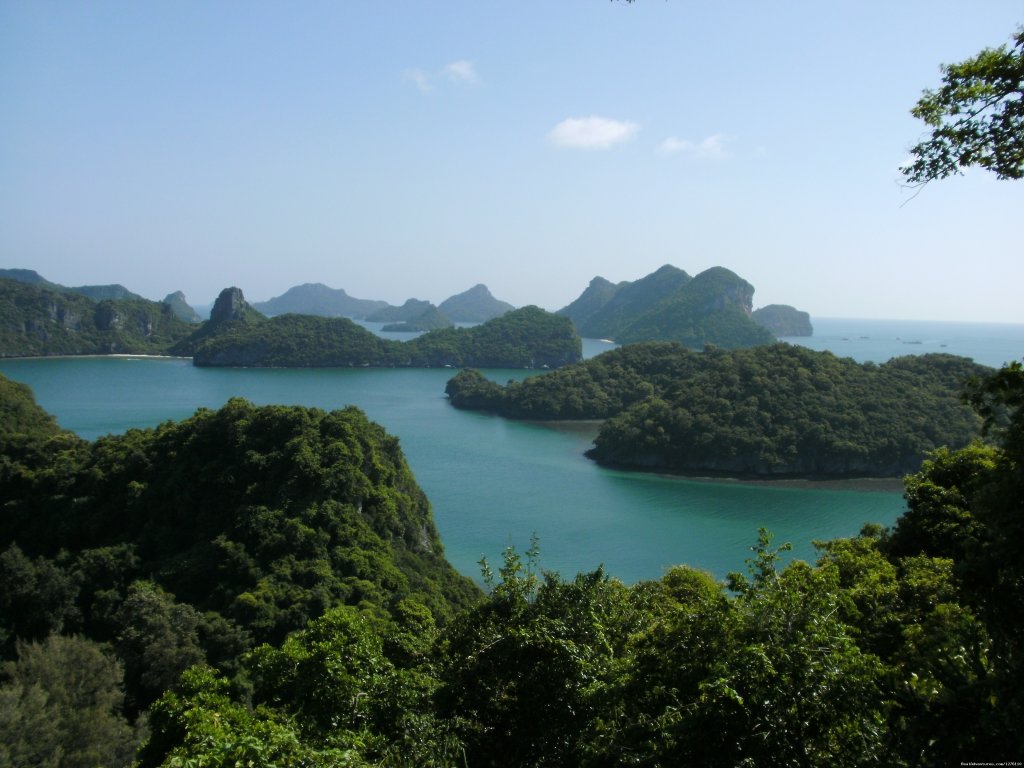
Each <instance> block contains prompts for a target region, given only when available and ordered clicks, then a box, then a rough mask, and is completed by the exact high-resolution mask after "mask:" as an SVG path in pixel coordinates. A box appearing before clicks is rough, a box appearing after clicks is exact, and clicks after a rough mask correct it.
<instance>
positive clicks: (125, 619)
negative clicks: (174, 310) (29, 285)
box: [0, 364, 1024, 768]
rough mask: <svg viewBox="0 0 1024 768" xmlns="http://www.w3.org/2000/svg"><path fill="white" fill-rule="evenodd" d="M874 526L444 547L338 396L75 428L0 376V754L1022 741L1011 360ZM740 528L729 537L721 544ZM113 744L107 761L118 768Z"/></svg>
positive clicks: (717, 759)
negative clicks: (458, 568)
mask: <svg viewBox="0 0 1024 768" xmlns="http://www.w3.org/2000/svg"><path fill="white" fill-rule="evenodd" d="M968 398H969V400H970V401H971V403H972V404H973V406H974V407H975V408H976V409H977V411H978V413H979V415H980V416H982V417H984V418H985V422H986V424H987V425H988V429H989V433H988V434H989V437H990V438H992V439H994V442H995V444H994V445H983V444H980V443H976V444H973V445H971V446H969V447H966V448H963V449H960V450H957V451H952V450H947V449H943V450H940V451H938V452H937V453H935V454H934V455H933V456H932V457H931V458H930V459H929V460H927V461H926V462H925V463H924V464H923V465H922V466H921V467H920V468H919V471H918V472H916V473H915V474H913V475H912V476H910V477H909V478H908V479H907V481H906V489H907V492H906V497H907V502H908V509H907V512H906V513H905V514H904V515H903V516H902V517H901V518H900V519H899V521H898V522H897V524H896V526H895V527H894V528H893V529H892V530H883V529H881V528H878V527H877V526H867V527H865V528H864V530H863V532H862V533H861V535H860V536H858V537H855V538H852V539H841V540H835V541H830V542H825V543H822V544H821V545H820V555H819V558H818V561H817V563H816V564H814V565H809V564H805V563H803V562H793V563H791V564H789V565H787V566H785V567H783V566H782V565H781V563H780V561H779V554H780V551H782V550H784V549H785V547H781V548H777V547H775V546H774V545H773V543H772V542H771V538H770V536H769V535H768V534H767V533H765V532H762V533H761V535H760V537H759V539H758V540H757V542H756V544H755V546H754V547H753V556H752V557H751V559H750V560H749V561H748V569H747V573H745V574H742V573H736V574H732V575H730V576H729V577H728V579H726V580H725V581H724V582H718V581H716V580H715V579H713V578H712V577H711V576H709V575H708V574H706V573H702V572H699V571H696V570H693V569H691V568H687V567H686V566H678V567H674V568H671V569H669V570H668V571H667V572H666V573H665V575H664V576H663V577H662V578H661V579H659V580H656V581H647V582H641V583H638V584H635V585H633V586H627V585H624V584H622V583H620V582H618V581H616V580H615V579H612V578H609V577H608V575H606V574H605V573H604V572H603V571H601V570H600V569H598V570H596V571H593V572H591V573H582V574H579V575H577V576H575V577H573V578H569V579H563V578H562V577H560V576H559V575H557V574H552V573H545V572H543V571H541V570H539V562H540V561H539V559H538V558H539V553H538V550H537V548H536V546H534V547H531V549H530V550H529V551H528V552H526V553H525V554H519V553H517V552H516V551H515V550H514V549H511V548H510V549H509V550H507V551H506V553H505V557H504V559H503V562H502V563H500V564H498V566H497V568H496V570H493V571H492V569H491V567H490V566H489V565H488V564H487V563H483V564H482V565H483V583H484V586H485V587H486V594H485V593H482V592H480V591H479V590H478V589H477V588H476V587H474V586H473V585H471V584H470V583H468V582H467V581H466V580H465V579H463V578H461V577H459V576H457V575H456V574H455V573H454V572H453V571H452V569H451V568H450V567H449V566H448V565H447V564H446V563H445V562H444V559H443V552H442V549H441V546H440V543H439V541H438V540H437V534H436V531H435V529H434V527H433V523H432V520H431V516H430V511H429V507H428V505H427V502H426V500H425V499H424V497H423V494H422V492H420V491H419V489H418V488H417V486H416V484H415V480H414V479H413V478H412V476H411V474H410V473H409V470H408V468H407V466H406V465H405V463H404V459H403V458H402V455H401V451H400V449H399V447H398V444H397V441H396V440H395V439H394V438H392V437H390V436H388V435H387V434H386V433H385V432H384V431H383V430H382V429H381V428H380V427H378V426H376V425H374V424H371V423H370V422H368V421H367V420H366V418H365V417H364V416H363V415H362V414H361V413H360V412H358V411H357V410H355V409H352V408H348V409H345V410H342V411H335V412H330V413H327V412H323V411H319V410H317V409H309V408H298V407H279V406H266V407H256V406H253V405H251V404H249V403H247V402H245V401H242V400H233V401H231V402H229V403H228V404H227V405H226V406H224V407H223V408H221V409H220V410H217V411H209V410H201V411H199V412H197V413H196V414H195V416H193V417H192V418H190V419H187V420H185V421H182V422H178V423H174V422H169V423H166V424H164V425H161V426H160V427H158V428H156V429H146V430H132V431H130V432H128V433H127V434H125V435H122V436H109V437H105V438H102V439H100V440H97V441H96V442H94V443H87V442H85V441H83V440H80V439H79V438H77V437H75V436H74V435H72V434H69V433H66V432H64V431H62V430H61V429H59V428H58V427H57V425H56V424H55V423H54V421H53V419H52V418H51V417H50V416H49V415H48V414H46V413H45V412H43V411H42V410H41V409H39V408H38V406H36V405H35V403H34V401H33V399H32V396H31V392H30V391H29V390H28V389H27V388H26V387H24V386H23V385H19V384H14V383H12V382H9V381H7V380H5V379H0V411H2V413H3V415H4V418H3V420H2V421H0V482H2V487H3V491H4V493H3V496H2V499H3V501H2V507H0V513H2V515H0V650H2V653H3V656H4V658H5V659H6V660H7V663H6V665H5V667H4V673H3V678H2V680H0V762H2V764H4V765H19V766H20V765H50V764H56V761H61V763H60V764H67V765H96V764H104V765H127V764H129V763H130V762H131V761H132V759H133V758H132V756H133V754H137V760H138V762H137V764H138V765H139V766H143V767H148V766H162V767H165V768H171V766H181V765H188V764H195V765H208V766H229V765H248V764H251V765H306V766H311V767H313V768H321V767H322V768H327V767H328V766H339V765H346V766H370V765H390V766H402V765H438V766H465V765H471V766H483V765H489V766H541V765H579V766H594V767H596V766H612V765H623V764H637V765H652V766H654V765H709V766H734V765H737V764H744V763H746V764H750V765H765V766H767V765H777V764H783V765H809V766H821V767H822V768H824V766H834V765H851V766H858V765H862V766H868V765H876V764H879V763H885V764H886V765H895V766H916V765H937V764H949V763H950V762H952V763H954V764H955V763H956V762H957V761H963V760H975V761H977V760H992V759H999V758H1000V757H1001V756H1005V755H1007V754H1017V753H1018V751H1019V750H1020V749H1021V747H1022V746H1024V744H1022V742H1021V735H1020V730H1019V714H1020V712H1021V711H1022V707H1024V694H1022V693H1021V691H1022V690H1024V689H1022V688H1021V686H1020V685H1019V681H1020V675H1021V667H1020V663H1021V662H1020V660H1021V653H1022V651H1024V649H1022V648H1021V634H1020V632H1019V631H1018V628H1019V622H1020V616H1021V615H1022V611H1024V605H1022V604H1021V602H1022V597H1021V594H1022V593H1021V591H1020V590H1017V589H1012V588H1009V585H1012V584H1019V583H1020V580H1021V579H1022V578H1024V560H1022V558H1021V555H1020V547H1019V543H1020V541H1021V537H1022V535H1024V530H1022V520H1024V514H1022V513H1024V510H1022V509H1021V499H1024V475H1022V473H1021V467H1022V466H1024V409H1022V405H1024V368H1022V367H1021V366H1020V365H1019V364H1014V365H1012V366H1009V367H1007V368H1005V369H1003V370H1001V371H999V372H997V373H995V374H993V375H990V376H989V377H987V378H986V379H984V380H981V381H979V382H977V383H976V384H975V385H974V386H973V388H972V389H971V390H970V391H969V394H968ZM752 540H753V536H752ZM136 750H138V751H137V753H136Z"/></svg>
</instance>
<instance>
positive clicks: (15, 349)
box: [0, 278, 195, 357]
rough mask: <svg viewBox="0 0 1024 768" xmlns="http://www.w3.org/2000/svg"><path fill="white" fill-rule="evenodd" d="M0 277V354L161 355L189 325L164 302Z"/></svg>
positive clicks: (187, 333)
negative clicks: (90, 293) (109, 296)
mask: <svg viewBox="0 0 1024 768" xmlns="http://www.w3.org/2000/svg"><path fill="white" fill-rule="evenodd" d="M57 288H59V286H57V287H55V288H49V287H44V286H39V285H31V284H27V283H23V282H19V281H16V280H10V279H6V278H3V279H0V357H14V356H32V355H109V354H115V353H119V354H166V353H167V350H168V348H169V347H171V346H172V345H174V344H175V343H177V342H179V341H181V340H182V339H184V338H185V337H187V336H188V335H189V334H191V333H192V332H193V331H194V330H195V327H194V326H193V325H192V324H191V323H189V322H186V321H185V320H182V319H180V318H179V317H178V316H177V315H175V313H174V310H173V308H172V307H171V306H170V305H169V304H165V303H162V302H155V301H147V300H146V299H141V298H126V299H102V300H99V301H97V300H94V299H92V298H89V297H87V296H83V295H80V294H78V293H71V292H68V289H63V290H58V289H57Z"/></svg>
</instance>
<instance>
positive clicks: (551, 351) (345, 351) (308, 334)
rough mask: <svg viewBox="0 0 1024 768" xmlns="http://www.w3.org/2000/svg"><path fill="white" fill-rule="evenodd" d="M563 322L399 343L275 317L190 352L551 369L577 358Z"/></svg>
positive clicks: (300, 361)
mask: <svg viewBox="0 0 1024 768" xmlns="http://www.w3.org/2000/svg"><path fill="white" fill-rule="evenodd" d="M581 344H582V342H581V341H580V337H579V334H577V333H576V331H575V329H574V328H573V327H572V323H571V322H570V321H569V320H568V319H567V318H564V317H558V316H556V315H553V314H551V313H550V312H545V311H544V310H542V309H540V308H538V307H523V308H521V309H516V310H513V311H511V312H508V313H506V314H504V315H502V316H500V317H497V318H495V319H493V320H489V321H487V322H486V323H483V324H482V325H478V326H474V327H472V328H441V329H438V330H434V331H430V332H429V333H425V334H423V335H422V336H418V337H417V338H415V339H412V340H410V341H406V342H401V341H394V340H392V339H383V338H381V337H379V336H377V335H375V334H374V333H372V332H370V331H368V330H366V329H365V328H363V327H362V326H360V325H357V324H356V323H354V322H353V321H351V320H349V319H347V318H334V317H330V318H329V317H314V316H312V315H278V316H277V317H272V318H269V319H261V320H259V321H256V322H238V323H234V324H232V325H231V326H230V327H229V328H225V329H224V330H223V331H215V332H214V333H213V334H211V335H210V336H209V337H208V338H206V339H204V340H203V341H202V342H201V343H199V344H198V345H196V347H195V350H194V352H193V360H194V362H195V364H196V365H201V366H255V367H328V366H342V367H344V366H372V367H399V368H402V367H414V368H419V367H442V366H449V367H453V368H458V367H462V366H466V365H472V366H478V367H487V368H543V367H549V368H557V367H559V366H562V365H567V364H569V363H573V362H576V361H578V360H579V359H580V358H581Z"/></svg>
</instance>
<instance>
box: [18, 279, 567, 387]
mask: <svg viewBox="0 0 1024 768" xmlns="http://www.w3.org/2000/svg"><path fill="white" fill-rule="evenodd" d="M423 304H426V302H423ZM429 306H430V308H431V309H432V312H430V311H428V312H427V313H426V314H424V315H422V316H417V318H416V320H415V322H414V323H412V324H411V325H403V326H402V328H401V330H427V331H428V332H427V333H425V334H424V335H422V336H420V337H417V338H415V339H412V340H411V341H408V342H400V341H396V340H393V339H384V338H381V337H380V336H377V335H376V334H374V333H372V332H371V331H368V330H367V329H366V328H363V327H362V326H360V325H358V324H356V323H354V322H353V321H352V320H349V319H348V318H343V317H321V316H315V315H298V314H284V315H278V316H275V317H272V318H267V317H264V316H263V315H262V314H260V313H259V312H257V311H256V310H255V309H253V308H252V307H251V306H250V305H249V304H248V302H246V301H245V297H244V296H243V295H242V292H241V291H240V290H239V289H237V288H227V289H225V290H224V291H222V292H221V294H220V296H219V297H218V298H217V302H216V303H215V304H214V307H213V310H212V312H211V316H210V320H209V321H207V322H205V323H203V324H201V325H199V326H198V327H197V326H196V325H194V324H192V323H189V322H187V321H185V320H182V319H180V318H179V317H178V316H177V315H176V314H175V312H174V309H173V307H172V306H171V305H170V304H168V303H158V302H152V301H146V300H144V299H122V300H109V299H108V300H103V301H99V302H97V301H94V300H92V299H90V298H87V297H85V296H81V295H78V294H73V293H66V292H62V291H57V290H51V289H50V288H47V287H43V286H40V285H35V284H28V283H23V282H17V281H14V280H6V279H0V356H3V357H11V356H36V355H85V354H99V355H102V354H112V353H121V354H154V355H179V356H185V357H192V359H193V362H194V363H195V365H199V366H251V367H352V366H360V367H361V366H373V367H389V368H390V367H413V368H421V367H428V368H429V367H442V366H449V367H453V368H458V367H462V366H467V365H468V366H478V367H487V368H557V367H559V366H562V365H567V364H569V363H573V362H576V361H578V360H579V359H580V358H581V356H582V355H581V341H580V337H579V334H578V333H576V331H575V329H574V328H573V325H572V322H571V321H570V320H568V319H567V318H564V317H559V316H556V315H554V314H552V313H549V312H545V311H544V310H542V309H540V308H538V307H523V308H521V309H517V310H513V311H510V312H508V313H506V314H504V315H501V316H499V317H496V318H494V319H491V320H488V321H487V322H485V323H483V324H481V325H479V326H475V327H472V328H452V327H450V326H451V321H449V320H447V319H446V318H443V317H441V316H439V315H438V313H437V309H436V308H434V307H432V305H429Z"/></svg>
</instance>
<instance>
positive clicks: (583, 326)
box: [558, 264, 796, 349]
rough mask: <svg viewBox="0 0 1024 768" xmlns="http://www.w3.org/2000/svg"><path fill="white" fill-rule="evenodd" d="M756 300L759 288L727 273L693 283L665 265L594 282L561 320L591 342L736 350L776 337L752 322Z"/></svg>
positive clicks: (719, 270)
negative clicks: (642, 274)
mask: <svg viewBox="0 0 1024 768" xmlns="http://www.w3.org/2000/svg"><path fill="white" fill-rule="evenodd" d="M753 296H754V287H753V286H752V285H751V284H750V283H748V282H747V281H746V280H744V279H743V278H741V277H740V276H739V275H737V274H736V273H734V272H732V271H730V270H728V269H725V268H724V267H712V268H711V269H707V270H705V271H704V272H701V273H700V274H698V275H697V276H695V277H690V275H688V274H687V273H686V272H684V271H683V270H681V269H679V268H678V267H674V266H672V265H671V264H666V265H665V266H663V267H661V268H660V269H658V270H656V271H655V272H652V273H651V274H649V275H647V276H646V277H642V278H640V279H639V280H636V281H633V282H629V281H625V282H621V283H618V284H613V283H611V282H609V281H608V280H605V279H604V278H603V277H595V278H594V279H593V280H591V281H590V285H588V286H587V289H586V290H585V291H584V292H583V293H582V294H580V296H579V297H578V298H577V299H576V300H575V301H573V302H572V303H571V304H569V305H568V306H566V307H563V308H562V309H560V310H558V314H560V315H564V316H566V317H568V318H570V319H572V321H573V323H574V324H575V325H576V327H577V328H578V329H579V332H580V334H581V335H583V336H585V337H587V338H595V339H603V338H607V339H611V340H613V341H616V342H619V343H622V344H628V343H634V342H640V341H676V342H679V343H680V344H682V345H684V346H687V347H690V348H693V349H703V348H704V347H705V346H707V345H709V344H713V345H714V346H717V347H722V348H724V349H737V348H743V347H752V346H756V345H759V344H770V343H772V342H773V341H774V340H775V336H776V335H777V334H776V333H775V330H774V329H772V328H771V326H770V325H769V324H768V323H764V322H761V321H758V320H757V318H755V317H754V316H753V313H752V310H751V307H752V301H753ZM793 311H794V312H795V311H796V310H793ZM770 314H771V313H769V315H770Z"/></svg>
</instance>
